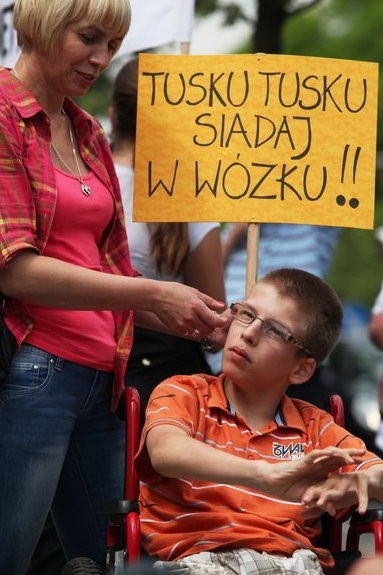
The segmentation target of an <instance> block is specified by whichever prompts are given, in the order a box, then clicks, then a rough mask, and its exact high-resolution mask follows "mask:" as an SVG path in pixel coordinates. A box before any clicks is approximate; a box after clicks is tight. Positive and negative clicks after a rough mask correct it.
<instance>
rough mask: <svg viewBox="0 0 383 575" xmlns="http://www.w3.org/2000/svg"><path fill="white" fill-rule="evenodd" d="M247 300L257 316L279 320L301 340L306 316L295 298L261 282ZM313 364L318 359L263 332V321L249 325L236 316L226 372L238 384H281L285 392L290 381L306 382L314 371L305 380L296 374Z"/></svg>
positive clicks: (225, 353) (229, 337)
mask: <svg viewBox="0 0 383 575" xmlns="http://www.w3.org/2000/svg"><path fill="white" fill-rule="evenodd" d="M244 303H246V305H247V306H249V308H251V311H252V312H253V313H254V314H255V315H256V316H259V317H260V318H261V319H263V320H266V319H267V320H273V321H274V322H277V323H278V324H280V325H281V326H283V327H284V328H286V330H287V331H288V332H290V333H291V334H292V335H293V336H295V337H296V338H297V339H299V337H298V336H299V332H300V333H302V330H299V327H300V326H302V318H301V314H300V312H299V310H298V307H297V305H296V303H295V302H294V300H292V299H291V298H289V297H283V296H280V295H279V294H278V292H277V290H276V288H275V287H274V286H273V285H272V284H268V283H262V282H259V283H257V284H256V286H255V288H254V289H253V291H252V293H251V295H250V297H249V298H248V299H247V300H246V302H244ZM306 362H309V363H308V364H307V365H303V364H305V363H306ZM310 366H311V367H313V369H315V360H313V359H312V358H309V357H308V356H307V355H306V354H304V353H302V352H301V351H300V350H299V349H298V347H297V346H296V345H295V344H293V343H289V342H285V341H282V340H278V339H274V338H273V337H270V336H268V335H266V334H265V333H262V322H261V321H260V320H258V319H255V320H254V321H253V322H252V323H250V324H245V323H243V322H241V321H239V320H238V319H235V318H234V319H233V321H232V324H231V326H230V328H229V333H228V335H227V339H226V343H225V347H224V350H223V359H222V371H223V372H224V373H225V375H226V377H227V378H228V379H230V380H231V381H232V382H233V383H234V384H236V385H238V386H240V387H248V386H250V387H251V388H254V387H256V388H259V387H265V388H267V386H269V385H273V386H276V385H278V386H279V387H280V389H281V390H282V392H283V391H284V390H285V389H286V387H287V386H288V385H289V384H290V383H302V382H303V381H306V379H308V378H309V377H310V375H311V373H310V374H308V376H307V377H305V378H304V379H303V381H295V379H294V375H293V374H294V373H295V372H296V371H297V370H299V371H300V374H301V376H304V373H303V372H302V369H301V368H302V367H304V368H307V367H310ZM313 369H312V371H313ZM304 371H305V370H304ZM306 371H307V369H306Z"/></svg>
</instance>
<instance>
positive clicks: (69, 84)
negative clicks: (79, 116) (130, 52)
mask: <svg viewBox="0 0 383 575" xmlns="http://www.w3.org/2000/svg"><path fill="white" fill-rule="evenodd" d="M122 40H123V38H122V37H121V36H116V35H114V34H113V32H110V31H108V30H106V29H105V28H104V27H103V26H102V25H100V24H97V25H96V24H91V23H89V22H88V21H86V20H80V21H79V22H74V23H72V24H69V25H68V27H67V28H66V30H65V32H64V35H63V39H62V42H61V47H60V50H59V53H58V54H57V56H52V57H51V58H49V59H42V60H43V62H42V67H43V73H44V77H45V79H46V81H47V82H48V84H49V85H50V87H51V88H53V89H54V90H55V91H56V92H59V93H61V94H62V95H63V96H70V97H76V96H82V95H84V94H85V93H86V92H87V91H88V90H89V88H90V87H91V85H92V84H93V83H94V81H95V80H96V79H97V78H98V76H99V75H100V74H101V72H103V71H104V70H105V69H106V68H107V67H108V65H109V63H110V61H111V59H112V57H113V56H114V54H115V53H116V52H117V50H118V48H119V47H120V45H121V42H122Z"/></svg>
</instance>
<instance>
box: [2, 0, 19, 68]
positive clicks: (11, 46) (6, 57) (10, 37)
mask: <svg viewBox="0 0 383 575" xmlns="http://www.w3.org/2000/svg"><path fill="white" fill-rule="evenodd" d="M13 6H14V2H12V1H11V0H0V65H1V66H8V67H12V66H13V64H14V63H15V61H16V58H17V56H18V54H19V48H18V46H17V38H16V32H15V31H14V29H13Z"/></svg>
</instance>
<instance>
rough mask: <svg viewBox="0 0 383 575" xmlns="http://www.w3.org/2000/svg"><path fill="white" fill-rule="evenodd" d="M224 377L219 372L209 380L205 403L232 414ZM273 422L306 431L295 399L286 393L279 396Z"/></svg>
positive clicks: (280, 425)
mask: <svg viewBox="0 0 383 575" xmlns="http://www.w3.org/2000/svg"><path fill="white" fill-rule="evenodd" d="M224 379H225V376H224V374H223V373H221V374H220V375H219V376H217V378H216V380H215V382H214V384H213V385H212V383H213V382H209V383H210V385H209V397H208V401H207V405H208V407H209V408H215V409H220V410H222V411H224V412H225V413H229V414H232V412H231V410H230V404H229V402H228V400H227V397H226V394H225V390H224V387H223V383H224ZM232 415H233V414H232ZM274 422H275V424H276V426H277V427H288V428H293V429H299V430H300V431H302V432H305V431H306V426H305V423H304V421H303V418H302V415H301V412H300V410H299V409H298V405H297V403H296V401H295V400H293V399H291V398H290V397H288V396H287V395H283V396H282V398H281V401H280V404H279V406H278V409H277V411H276V414H275V416H274Z"/></svg>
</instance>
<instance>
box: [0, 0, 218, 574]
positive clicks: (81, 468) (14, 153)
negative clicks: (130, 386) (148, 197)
mask: <svg viewBox="0 0 383 575" xmlns="http://www.w3.org/2000/svg"><path fill="white" fill-rule="evenodd" d="M129 24H130V5H129V1H128V0H87V1H85V0H84V1H79V0H49V2H47V1H46V0H33V1H31V0H16V2H15V6H14V26H15V29H16V31H17V36H18V43H19V45H20V47H21V54H20V56H19V58H18V60H17V62H16V64H15V66H14V68H13V69H12V70H9V69H4V68H3V69H0V121H1V134H0V178H1V193H2V202H1V204H0V290H1V294H2V296H3V298H4V302H3V306H2V308H3V314H4V320H5V326H6V328H5V329H6V330H7V332H8V331H9V332H10V333H11V334H13V336H14V339H15V345H16V349H15V352H14V354H13V356H11V358H10V365H9V368H8V373H7V375H6V377H5V380H4V381H3V383H2V385H1V387H0V470H1V473H0V502H1V513H0V540H1V545H0V573H4V574H5V573H9V574H12V575H24V573H25V572H26V570H27V568H28V564H29V562H30V559H31V556H32V554H33V551H34V548H35V546H36V544H37V542H38V539H39V536H40V534H41V531H42V529H43V526H44V523H45V520H46V517H47V514H48V512H49V510H50V509H52V517H53V520H54V523H55V526H56V528H57V531H58V534H59V537H60V541H61V544H62V546H63V548H64V551H65V555H66V557H67V558H68V559H70V558H72V557H76V556H87V557H90V558H92V559H94V560H95V561H96V562H98V563H102V562H103V559H104V549H105V532H106V523H107V518H106V517H105V516H103V515H102V513H101V509H102V507H103V504H104V503H106V502H109V501H111V500H112V501H113V500H117V499H119V497H120V496H121V495H122V493H123V475H124V432H125V429H124V427H125V426H124V423H123V422H121V421H119V420H118V418H117V417H116V416H115V414H114V413H113V411H114V410H116V408H117V406H118V404H119V400H120V397H121V394H122V391H123V387H124V374H125V371H126V364H127V359H128V355H129V350H130V347H131V342H132V326H133V311H134V319H135V321H136V322H137V323H138V324H140V325H143V326H145V327H149V328H151V329H159V330H164V331H166V332H170V333H175V334H179V335H185V334H186V333H194V334H195V335H194V337H196V333H198V337H201V336H207V335H208V334H210V333H211V332H212V331H214V330H215V328H219V327H222V326H223V325H225V323H226V320H225V319H224V318H222V317H220V315H219V314H218V313H217V312H220V311H222V310H223V309H224V308H225V304H224V303H223V302H219V301H217V300H215V299H214V298H212V297H210V296H208V295H206V294H203V293H202V292H200V291H199V290H197V289H195V288H191V287H189V286H185V285H183V284H181V283H178V282H166V281H156V280H152V279H146V278H141V277H138V273H137V272H136V271H135V270H134V269H133V268H132V266H131V263H130V259H129V250H128V243H127V237H126V230H125V225H124V218H123V210H122V202H121V196H120V190H119V185H118V179H117V176H116V173H115V169H114V165H113V159H112V156H111V151H110V146H109V143H108V140H107V138H106V136H105V134H104V132H103V130H102V128H101V126H100V124H99V123H98V122H97V121H96V120H95V119H94V118H92V117H91V116H90V115H89V114H87V113H86V112H85V111H83V110H82V109H81V108H80V107H79V106H78V105H77V104H76V103H75V102H74V101H73V99H72V98H74V97H79V96H82V95H83V94H85V93H86V91H87V90H88V89H89V87H90V86H91V85H92V84H93V82H94V81H95V80H96V79H97V77H98V76H99V75H100V74H101V73H102V72H103V71H104V70H105V69H106V68H107V66H108V65H109V63H110V61H111V59H112V57H113V56H114V54H115V53H116V52H117V51H118V48H119V46H120V45H121V42H122V40H123V38H124V36H125V34H126V33H127V31H128V28H129ZM215 337H219V333H217V332H215Z"/></svg>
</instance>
